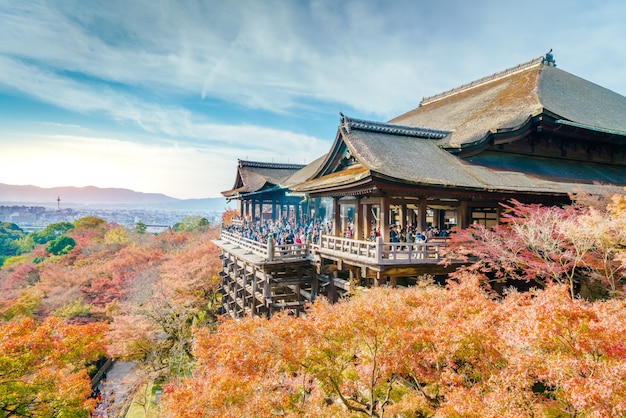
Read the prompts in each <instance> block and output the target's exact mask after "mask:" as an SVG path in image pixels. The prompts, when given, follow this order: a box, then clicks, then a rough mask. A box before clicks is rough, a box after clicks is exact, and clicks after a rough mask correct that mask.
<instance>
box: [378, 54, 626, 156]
mask: <svg viewBox="0 0 626 418" xmlns="http://www.w3.org/2000/svg"><path fill="white" fill-rule="evenodd" d="M542 113H544V114H549V115H551V116H552V117H553V118H555V119H557V120H562V121H565V122H573V123H576V124H580V125H581V126H584V127H585V129H591V130H609V131H611V132H616V133H618V134H623V135H624V136H625V137H626V97H624V96H621V95H619V94H617V93H615V92H612V91H610V90H608V89H605V88H603V87H601V86H598V85H597V84H594V83H591V82H589V81H586V80H584V79H582V78H580V77H577V76H574V75H572V74H570V73H568V72H566V71H563V70H561V69H559V68H556V63H555V61H554V58H553V56H552V54H551V53H548V54H546V55H545V56H542V57H539V58H535V59H533V60H531V61H528V62H526V63H523V64H520V65H518V66H516V67H513V68H509V69H507V70H504V71H502V72H499V73H496V74H493V75H491V76H488V77H484V78H481V79H480V80H477V81H474V82H472V83H469V84H465V85H463V86H460V87H457V88H455V89H452V90H449V91H446V92H444V93H441V94H438V95H435V96H432V97H428V98H424V99H423V100H422V101H421V103H420V105H419V107H417V108H416V109H413V110H411V111H409V112H407V113H405V114H403V115H400V116H398V117H396V118H394V119H392V120H391V121H390V123H392V124H396V123H397V124H404V125H409V126H428V127H430V128H435V129H442V130H449V131H451V133H450V135H448V136H446V138H444V139H442V140H441V142H440V144H441V145H442V146H443V147H445V148H447V149H450V150H453V149H464V148H470V147H473V146H477V145H478V144H481V143H484V142H486V141H487V140H488V139H489V136H490V134H491V133H495V132H498V131H507V130H517V129H521V128H522V127H524V126H525V125H526V123H527V122H528V121H530V120H531V119H532V118H533V117H535V116H538V115H541V114H542Z"/></svg>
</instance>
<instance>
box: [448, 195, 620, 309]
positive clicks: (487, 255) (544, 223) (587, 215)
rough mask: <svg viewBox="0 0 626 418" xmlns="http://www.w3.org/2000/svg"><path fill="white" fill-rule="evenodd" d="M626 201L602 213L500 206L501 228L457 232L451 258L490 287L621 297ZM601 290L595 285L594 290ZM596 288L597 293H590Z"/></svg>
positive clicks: (579, 208)
mask: <svg viewBox="0 0 626 418" xmlns="http://www.w3.org/2000/svg"><path fill="white" fill-rule="evenodd" d="M625 202H626V196H625V195H622V194H617V195H615V196H613V197H612V198H611V200H610V202H609V204H608V205H607V206H606V207H605V208H596V207H591V206H581V205H571V206H566V207H558V206H541V205H528V204H522V203H520V202H517V201H512V202H511V203H510V204H508V205H504V208H505V212H504V215H503V216H502V218H501V224H500V225H498V226H496V227H493V228H490V229H487V228H485V227H483V226H481V225H473V226H472V227H471V228H468V229H466V230H457V231H455V234H453V235H452V238H451V241H450V248H451V252H450V255H451V256H452V257H467V259H468V260H470V261H472V263H473V264H472V265H471V267H470V270H471V271H476V272H480V273H483V274H486V275H488V277H490V278H491V280H492V281H494V282H508V281H510V280H514V281H515V280H517V281H523V282H527V283H529V284H530V286H537V285H538V286H545V285H550V284H553V283H556V284H566V285H567V286H568V288H569V291H570V297H575V296H577V295H580V296H582V297H587V298H589V297H591V298H593V297H606V296H623V295H624V294H625V288H624V286H625V285H626V250H625V248H626V203H625ZM598 285H599V286H598ZM594 287H595V290H594Z"/></svg>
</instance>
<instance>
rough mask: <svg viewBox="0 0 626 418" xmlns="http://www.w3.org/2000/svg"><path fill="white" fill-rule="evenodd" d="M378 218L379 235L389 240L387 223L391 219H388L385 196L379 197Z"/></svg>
mask: <svg viewBox="0 0 626 418" xmlns="http://www.w3.org/2000/svg"><path fill="white" fill-rule="evenodd" d="M378 219H379V222H380V236H381V237H383V240H385V241H389V232H390V229H389V223H390V222H391V221H390V220H389V198H387V197H386V196H384V197H383V198H382V199H381V205H380V213H379V214H378Z"/></svg>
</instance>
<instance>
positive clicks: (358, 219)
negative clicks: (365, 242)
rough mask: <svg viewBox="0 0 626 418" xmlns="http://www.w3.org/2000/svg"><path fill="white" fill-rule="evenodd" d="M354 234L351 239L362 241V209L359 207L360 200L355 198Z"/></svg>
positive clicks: (363, 229)
mask: <svg viewBox="0 0 626 418" xmlns="http://www.w3.org/2000/svg"><path fill="white" fill-rule="evenodd" d="M353 224H354V231H352V232H354V233H353V234H352V238H354V239H358V240H362V239H364V238H363V236H364V231H365V228H363V207H362V206H361V198H360V197H357V198H356V202H355V204H354V222H353Z"/></svg>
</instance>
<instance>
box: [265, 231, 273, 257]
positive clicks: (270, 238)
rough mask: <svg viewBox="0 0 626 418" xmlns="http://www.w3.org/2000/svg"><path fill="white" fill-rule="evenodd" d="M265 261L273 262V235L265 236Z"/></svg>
mask: <svg viewBox="0 0 626 418" xmlns="http://www.w3.org/2000/svg"><path fill="white" fill-rule="evenodd" d="M267 259H268V260H269V261H273V260H274V234H273V233H271V232H270V233H269V234H267Z"/></svg>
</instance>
